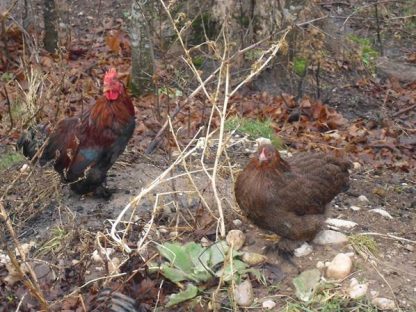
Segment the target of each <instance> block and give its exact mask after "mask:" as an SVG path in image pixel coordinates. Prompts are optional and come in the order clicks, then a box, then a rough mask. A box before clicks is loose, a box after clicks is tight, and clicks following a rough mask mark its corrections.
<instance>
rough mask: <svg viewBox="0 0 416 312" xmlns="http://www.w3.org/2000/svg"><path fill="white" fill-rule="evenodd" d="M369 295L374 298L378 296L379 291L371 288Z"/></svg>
mask: <svg viewBox="0 0 416 312" xmlns="http://www.w3.org/2000/svg"><path fill="white" fill-rule="evenodd" d="M370 295H371V297H373V298H376V297H378V295H379V293H378V291H377V290H371V291H370Z"/></svg>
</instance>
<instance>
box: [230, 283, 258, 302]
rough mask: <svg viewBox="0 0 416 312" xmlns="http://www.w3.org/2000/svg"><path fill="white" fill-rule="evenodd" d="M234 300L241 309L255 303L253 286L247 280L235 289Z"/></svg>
mask: <svg viewBox="0 0 416 312" xmlns="http://www.w3.org/2000/svg"><path fill="white" fill-rule="evenodd" d="M234 300H235V302H236V303H237V304H238V305H239V306H241V307H249V306H250V305H251V304H252V303H253V301H254V295H253V286H252V285H251V282H250V280H245V281H244V282H242V283H241V284H239V285H237V286H236V288H235V289H234Z"/></svg>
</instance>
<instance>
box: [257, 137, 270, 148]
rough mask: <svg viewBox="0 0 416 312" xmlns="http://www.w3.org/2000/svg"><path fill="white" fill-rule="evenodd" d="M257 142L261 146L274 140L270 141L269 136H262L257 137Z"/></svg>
mask: <svg viewBox="0 0 416 312" xmlns="http://www.w3.org/2000/svg"><path fill="white" fill-rule="evenodd" d="M256 143H257V146H260V145H262V144H272V141H270V139H268V138H262V137H260V138H258V139H256Z"/></svg>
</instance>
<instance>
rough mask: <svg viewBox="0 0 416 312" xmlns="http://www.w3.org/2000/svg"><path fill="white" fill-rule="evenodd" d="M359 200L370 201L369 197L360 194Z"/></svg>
mask: <svg viewBox="0 0 416 312" xmlns="http://www.w3.org/2000/svg"><path fill="white" fill-rule="evenodd" d="M358 200H359V201H360V202H364V203H369V202H370V201H369V200H368V198H367V197H366V196H365V195H360V196H358Z"/></svg>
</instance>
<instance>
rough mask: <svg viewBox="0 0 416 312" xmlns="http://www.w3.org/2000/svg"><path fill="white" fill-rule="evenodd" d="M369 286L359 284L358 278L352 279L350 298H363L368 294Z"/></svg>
mask: <svg viewBox="0 0 416 312" xmlns="http://www.w3.org/2000/svg"><path fill="white" fill-rule="evenodd" d="M367 289H368V284H367V283H366V284H359V283H358V281H357V279H356V278H352V279H351V282H350V286H349V287H348V289H347V292H348V296H349V297H350V298H351V299H357V298H360V297H363V296H364V295H365V294H366V293H367Z"/></svg>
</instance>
